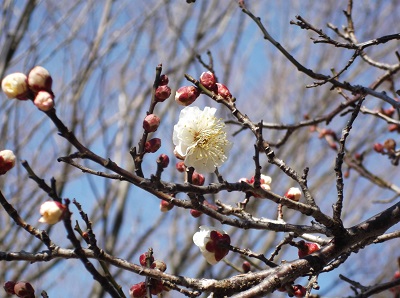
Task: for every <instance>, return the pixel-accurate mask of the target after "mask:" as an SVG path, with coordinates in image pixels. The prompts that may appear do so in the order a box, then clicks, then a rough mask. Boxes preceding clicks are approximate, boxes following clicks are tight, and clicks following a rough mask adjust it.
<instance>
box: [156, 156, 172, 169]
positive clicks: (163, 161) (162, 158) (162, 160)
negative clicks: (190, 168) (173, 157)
mask: <svg viewBox="0 0 400 298" xmlns="http://www.w3.org/2000/svg"><path fill="white" fill-rule="evenodd" d="M157 163H159V164H160V165H161V166H162V167H163V168H164V169H165V168H166V167H168V165H169V157H168V155H166V154H161V155H160V156H159V157H158V160H157Z"/></svg>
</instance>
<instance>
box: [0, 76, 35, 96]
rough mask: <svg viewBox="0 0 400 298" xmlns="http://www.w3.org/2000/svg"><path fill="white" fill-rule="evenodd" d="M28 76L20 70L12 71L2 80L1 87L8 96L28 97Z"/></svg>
mask: <svg viewBox="0 0 400 298" xmlns="http://www.w3.org/2000/svg"><path fill="white" fill-rule="evenodd" d="M27 81H28V78H27V77H26V75H24V74H23V73H20V72H16V73H12V74H9V75H8V76H6V77H5V78H4V79H3V80H2V81H1V89H2V90H3V92H4V94H5V95H6V96H7V97H8V98H17V99H21V100H25V99H28V96H29V88H28V82H27Z"/></svg>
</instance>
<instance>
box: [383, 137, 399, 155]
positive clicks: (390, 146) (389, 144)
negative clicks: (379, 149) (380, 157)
mask: <svg viewBox="0 0 400 298" xmlns="http://www.w3.org/2000/svg"><path fill="white" fill-rule="evenodd" d="M383 147H384V148H385V149H386V150H387V151H389V152H391V151H394V150H396V141H395V140H393V139H387V140H386V141H385V142H384V143H383Z"/></svg>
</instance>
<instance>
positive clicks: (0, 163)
mask: <svg viewBox="0 0 400 298" xmlns="http://www.w3.org/2000/svg"><path fill="white" fill-rule="evenodd" d="M14 166H15V155H14V153H13V152H12V151H11V150H2V151H0V175H4V174H5V173H7V172H8V171H9V170H11V169H12V168H13V167H14Z"/></svg>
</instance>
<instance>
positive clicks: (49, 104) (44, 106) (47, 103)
mask: <svg viewBox="0 0 400 298" xmlns="http://www.w3.org/2000/svg"><path fill="white" fill-rule="evenodd" d="M33 103H34V104H35V106H36V107H37V108H38V109H39V110H41V111H44V112H47V111H50V110H51V109H52V108H53V107H54V96H53V94H51V93H49V92H47V91H39V92H38V93H37V94H36V96H35V100H34V101H33Z"/></svg>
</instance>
